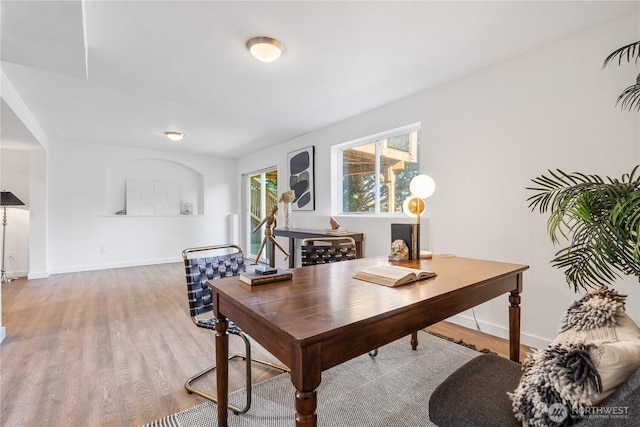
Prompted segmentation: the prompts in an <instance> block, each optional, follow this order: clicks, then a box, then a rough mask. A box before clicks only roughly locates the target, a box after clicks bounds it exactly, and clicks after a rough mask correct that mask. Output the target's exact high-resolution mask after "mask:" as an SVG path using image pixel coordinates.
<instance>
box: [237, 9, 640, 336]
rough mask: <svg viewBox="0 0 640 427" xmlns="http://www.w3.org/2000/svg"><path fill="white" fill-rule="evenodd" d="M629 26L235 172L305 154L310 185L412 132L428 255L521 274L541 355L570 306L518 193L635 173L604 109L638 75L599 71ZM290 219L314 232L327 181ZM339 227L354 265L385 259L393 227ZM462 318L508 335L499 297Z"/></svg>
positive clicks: (632, 303)
mask: <svg viewBox="0 0 640 427" xmlns="http://www.w3.org/2000/svg"><path fill="white" fill-rule="evenodd" d="M638 18H639V17H638V15H633V16H629V17H628V18H625V19H622V20H618V21H616V22H613V23H610V24H609V25H605V26H602V27H599V28H596V29H593V30H590V31H588V32H585V33H583V34H580V35H578V36H574V37H571V38H569V39H567V40H564V41H562V42H560V43H555V44H552V45H549V46H547V47H545V48H543V49H539V50H536V51H534V52H530V53H528V54H525V55H522V56H520V57H518V58H515V59H512V60H509V61H508V62H505V63H502V64H499V65H497V66H495V67H492V68H490V69H486V70H483V71H479V72H477V73H475V74H473V75H470V76H467V77H464V78H461V79H458V80H455V81H452V82H449V83H448V84H445V85H442V86H440V87H437V88H435V89H433V90H429V91H426V92H423V93H420V94H417V95H414V96H411V97H408V98H406V99H403V100H400V101H398V102H395V103H392V104H389V105H386V106H384V107H381V108H379V109H377V110H374V111H370V112H368V113H366V114H362V115H360V116H357V117H354V118H352V119H349V120H346V121H344V122H341V123H337V124H335V125H332V126H329V127H327V128H324V129H321V130H318V131H315V132H312V133H309V134H306V135H302V136H300V137H298V138H295V139H293V140H290V141H287V142H284V143H282V144H280V145H278V146H277V147H275V148H270V149H268V150H264V151H260V152H257V153H254V154H252V155H250V156H247V157H245V158H243V159H240V161H239V163H238V167H239V171H240V172H241V173H244V172H248V171H251V170H256V169H260V168H262V167H265V165H270V164H278V166H279V170H280V172H281V173H282V174H283V176H285V174H286V171H287V169H286V155H287V152H289V151H293V150H296V149H299V148H302V147H305V146H308V145H315V147H316V163H315V164H316V176H317V174H318V173H323V174H326V173H327V172H328V171H329V170H330V157H329V152H330V147H331V145H333V144H338V143H341V142H345V141H350V140H353V139H356V138H359V137H363V136H367V135H371V134H374V133H377V132H381V131H384V130H388V129H392V128H395V127H399V126H402V125H406V124H409V123H413V122H421V124H422V148H421V150H422V151H421V153H422V154H421V155H422V159H421V160H422V164H423V166H424V168H423V172H424V173H427V174H429V175H431V176H432V177H433V178H434V179H435V181H436V185H437V190H436V193H435V194H434V195H433V196H432V197H431V198H430V199H429V200H428V203H427V214H428V216H429V218H430V230H429V232H430V238H429V240H430V242H429V247H430V249H431V250H433V251H434V252H436V253H453V254H456V255H458V256H466V257H474V258H485V259H493V260H501V261H507V262H515V263H522V264H527V265H530V267H531V268H530V269H529V270H528V271H527V272H525V274H524V293H523V295H522V307H523V310H522V332H523V335H522V340H523V342H524V343H526V344H529V345H534V346H544V345H546V344H547V343H548V341H549V340H551V339H552V338H553V337H554V335H555V333H556V329H557V325H558V321H559V318H560V316H561V313H562V312H563V310H565V309H566V307H567V306H568V305H569V304H570V303H571V302H572V301H573V300H574V299H576V298H577V296H576V295H575V294H573V292H572V291H571V290H570V288H569V287H568V285H567V284H566V282H565V280H564V276H563V273H562V272H561V271H559V270H556V269H553V268H551V266H550V264H549V261H550V260H551V259H552V258H553V255H554V253H555V252H556V250H557V249H558V248H554V247H553V246H552V245H551V243H550V241H549V238H548V237H547V232H546V228H545V227H546V217H545V216H543V215H540V214H538V213H532V212H530V211H529V209H528V208H527V205H528V204H527V202H526V199H527V197H528V196H529V195H530V193H529V192H528V191H527V190H525V188H526V187H527V186H529V185H531V181H530V180H531V179H532V178H534V177H536V176H538V175H540V174H542V173H545V172H546V171H547V170H548V169H555V168H560V169H563V170H566V171H568V172H573V171H580V172H585V173H596V174H604V175H611V176H615V177H619V176H620V175H622V174H623V173H627V172H629V171H630V170H631V169H632V168H633V166H634V165H636V164H637V163H639V160H640V153H639V141H640V127H639V120H638V113H637V112H629V111H620V108H614V104H615V100H616V98H617V96H618V95H619V93H620V92H622V90H623V89H624V88H626V87H627V86H629V85H630V84H632V83H633V82H635V75H636V74H637V72H638V71H637V69H636V68H635V67H634V66H633V64H623V65H622V66H620V67H618V66H617V65H614V66H610V67H608V68H607V69H605V70H602V63H603V60H604V58H606V56H607V55H608V54H609V53H611V52H612V51H614V50H615V49H617V48H619V47H621V46H624V45H626V44H628V43H630V42H632V41H635V40H637V37H638V22H639V21H638ZM461 54H463V53H461ZM285 189H286V188H282V189H281V191H284V190H285ZM293 215H294V219H293V221H294V226H295V227H298V228H305V227H306V228H322V227H325V226H326V224H327V221H328V218H329V216H330V215H331V211H330V185H329V181H328V180H326V179H316V210H315V212H295V211H294V213H293ZM339 221H340V222H341V224H344V225H345V226H347V227H348V228H349V229H351V230H354V231H355V230H358V231H362V232H364V233H365V254H366V255H369V256H373V255H383V254H386V253H387V252H388V237H387V236H388V233H389V231H388V230H389V226H388V224H389V223H390V222H395V221H396V220H395V219H393V220H388V219H387V220H384V219H367V220H361V219H354V218H349V217H344V218H339ZM620 287H621V289H622V291H623V292H626V293H628V294H629V298H628V303H627V311H628V312H629V314H630V315H631V316H632V318H633V319H634V320H635V321H636V323H640V295H639V291H638V289H637V288H638V286H637V280H635V279H631V278H626V279H624V280H621V281H620ZM474 311H475V315H476V316H477V318H478V320H479V322H480V324H481V326H482V328H483V331H486V332H490V333H493V334H495V335H499V336H502V337H505V338H506V337H507V336H508V335H507V325H508V318H507V298H506V297H504V298H501V299H496V300H493V301H491V302H489V303H486V304H484V305H482V306H480V307H477V308H476V309H475V310H474ZM471 316H472V313H471V312H466V313H462V314H461V315H459V316H456V317H455V318H454V319H452V320H453V321H455V322H457V323H461V324H465V325H468V326H472V327H473V325H474V323H473V322H472V317H471Z"/></svg>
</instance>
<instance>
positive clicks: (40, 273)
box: [27, 271, 49, 280]
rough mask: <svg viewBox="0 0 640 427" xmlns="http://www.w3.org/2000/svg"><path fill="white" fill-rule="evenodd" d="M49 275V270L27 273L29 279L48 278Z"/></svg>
mask: <svg viewBox="0 0 640 427" xmlns="http://www.w3.org/2000/svg"><path fill="white" fill-rule="evenodd" d="M47 277H49V272H48V271H35V272H34V271H32V272H30V273H29V274H28V275H27V279H29V280H33V279H46V278H47Z"/></svg>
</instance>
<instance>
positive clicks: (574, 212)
mask: <svg viewBox="0 0 640 427" xmlns="http://www.w3.org/2000/svg"><path fill="white" fill-rule="evenodd" d="M639 167H640V165H639V166H636V167H635V168H633V170H632V171H631V173H629V174H624V175H622V177H621V178H620V179H613V178H609V177H606V179H603V178H601V177H600V176H598V175H585V174H582V173H565V172H563V171H561V170H555V171H551V170H550V171H549V173H548V174H547V175H541V176H538V177H536V178H534V179H533V180H532V181H533V183H534V184H535V185H536V186H535V187H528V188H527V189H528V190H531V191H533V192H534V194H533V195H532V196H531V197H529V198H528V199H527V201H529V208H531V210H532V211H535V210H539V211H540V213H546V212H549V213H550V216H549V219H548V221H547V229H548V232H549V235H550V237H551V241H552V242H553V243H554V244H560V243H561V240H566V241H568V243H569V244H568V245H567V246H566V247H563V248H562V249H560V250H559V251H558V252H557V253H556V254H555V258H554V259H553V260H552V261H551V263H552V265H553V266H554V267H558V268H560V269H564V273H565V275H566V279H567V282H568V283H569V285H570V286H573V288H574V291H575V292H578V291H579V289H580V288H582V289H584V290H588V288H596V287H600V286H605V285H610V284H612V283H613V282H615V281H616V280H617V279H618V278H620V277H621V275H622V274H625V275H633V276H636V277H638V279H639V280H640V177H639V176H637V175H636V174H637V172H638V168H639Z"/></svg>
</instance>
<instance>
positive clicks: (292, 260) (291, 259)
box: [289, 237, 296, 268]
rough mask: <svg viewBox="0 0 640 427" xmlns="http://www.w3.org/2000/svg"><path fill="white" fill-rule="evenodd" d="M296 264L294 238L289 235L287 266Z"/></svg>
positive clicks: (292, 266) (290, 266)
mask: <svg viewBox="0 0 640 427" xmlns="http://www.w3.org/2000/svg"><path fill="white" fill-rule="evenodd" d="M295 266H296V239H294V238H293V237H289V268H294V267H295Z"/></svg>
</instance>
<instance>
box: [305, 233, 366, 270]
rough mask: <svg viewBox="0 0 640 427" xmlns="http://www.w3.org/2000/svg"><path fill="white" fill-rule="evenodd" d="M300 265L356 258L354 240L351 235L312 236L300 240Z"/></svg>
mask: <svg viewBox="0 0 640 427" xmlns="http://www.w3.org/2000/svg"><path fill="white" fill-rule="evenodd" d="M300 251H301V254H302V266H303V267H305V266H307V265H317V264H327V263H330V262H340V261H349V260H352V259H356V242H355V240H353V238H351V237H339V236H338V237H313V238H307V239H303V240H302V246H301V247H300Z"/></svg>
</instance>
